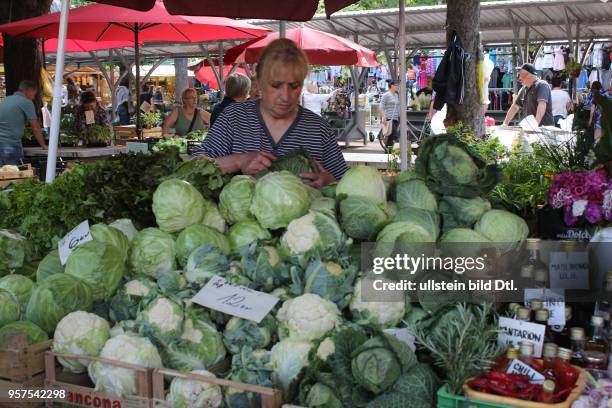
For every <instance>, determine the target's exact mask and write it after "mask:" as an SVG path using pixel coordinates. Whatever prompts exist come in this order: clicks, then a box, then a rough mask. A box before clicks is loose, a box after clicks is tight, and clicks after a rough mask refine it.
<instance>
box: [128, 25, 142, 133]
mask: <svg viewBox="0 0 612 408" xmlns="http://www.w3.org/2000/svg"><path fill="white" fill-rule="evenodd" d="M139 30H140V27H138V23H134V57H135V58H136V136H138V139H139V140H140V139H141V135H140V47H139V46H138V31H139ZM130 104H131V101H129V103H128V106H129V105H130Z"/></svg>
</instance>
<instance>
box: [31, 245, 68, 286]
mask: <svg viewBox="0 0 612 408" xmlns="http://www.w3.org/2000/svg"><path fill="white" fill-rule="evenodd" d="M56 273H64V266H63V265H62V263H61V262H60V257H59V251H58V250H57V249H54V250H53V251H51V252H49V253H48V254H47V255H46V256H45V257H44V258H43V259H42V261H40V263H39V264H38V269H37V270H36V281H37V282H42V281H43V280H45V279H46V278H47V276H49V275H53V274H56Z"/></svg>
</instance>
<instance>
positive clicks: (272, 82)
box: [261, 68, 303, 119]
mask: <svg viewBox="0 0 612 408" xmlns="http://www.w3.org/2000/svg"><path fill="white" fill-rule="evenodd" d="M302 83H303V80H299V79H297V78H295V74H294V72H293V70H291V69H287V68H281V69H280V70H278V71H277V72H276V75H273V77H272V78H270V79H268V80H267V81H266V80H263V81H262V84H261V85H262V86H261V104H262V107H263V108H264V109H265V110H266V111H267V112H268V113H269V114H270V115H272V116H273V117H275V118H278V119H281V118H286V117H288V116H291V115H292V114H293V113H294V112H295V110H296V109H297V106H298V102H299V100H300V95H301V93H302Z"/></svg>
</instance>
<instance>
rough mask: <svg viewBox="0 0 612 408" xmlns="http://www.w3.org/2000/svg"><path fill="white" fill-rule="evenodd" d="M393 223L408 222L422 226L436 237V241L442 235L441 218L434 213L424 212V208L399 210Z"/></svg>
mask: <svg viewBox="0 0 612 408" xmlns="http://www.w3.org/2000/svg"><path fill="white" fill-rule="evenodd" d="M392 221H393V222H398V221H406V222H412V223H414V224H417V225H420V226H421V227H423V228H425V229H426V230H427V231H428V232H429V233H430V234H431V235H432V236H433V237H434V240H435V239H438V236H439V235H440V216H439V215H438V213H436V212H433V211H428V210H423V209H422V208H413V207H406V208H403V209H401V210H399V211H398V212H397V213H396V214H395V215H394V216H393V220H392Z"/></svg>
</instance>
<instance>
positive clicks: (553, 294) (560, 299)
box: [525, 289, 565, 327]
mask: <svg viewBox="0 0 612 408" xmlns="http://www.w3.org/2000/svg"><path fill="white" fill-rule="evenodd" d="M531 299H540V300H542V302H543V305H544V309H546V310H548V312H549V315H548V324H549V325H550V326H561V327H563V326H565V289H525V305H526V306H529V303H530V302H531Z"/></svg>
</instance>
